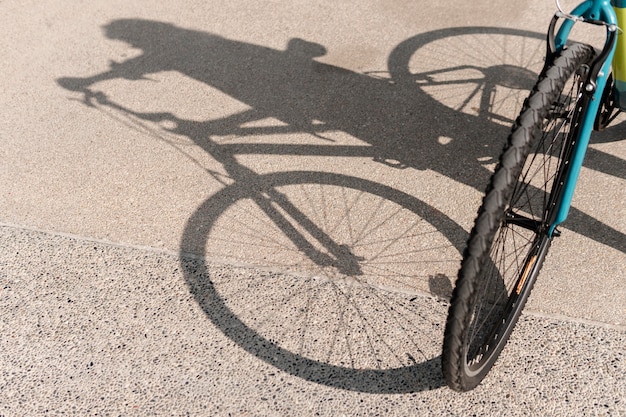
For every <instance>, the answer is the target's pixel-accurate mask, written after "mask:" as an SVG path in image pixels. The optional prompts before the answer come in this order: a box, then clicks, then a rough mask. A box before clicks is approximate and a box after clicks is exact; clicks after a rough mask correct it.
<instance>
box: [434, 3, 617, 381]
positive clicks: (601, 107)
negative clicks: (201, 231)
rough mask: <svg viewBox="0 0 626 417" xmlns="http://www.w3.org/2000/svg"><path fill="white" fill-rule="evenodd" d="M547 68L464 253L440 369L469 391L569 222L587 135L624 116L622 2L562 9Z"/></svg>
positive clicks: (552, 27) (493, 357)
mask: <svg viewBox="0 0 626 417" xmlns="http://www.w3.org/2000/svg"><path fill="white" fill-rule="evenodd" d="M557 8H558V11H557V13H555V15H554V17H553V18H552V20H551V22H550V25H549V30H548V36H547V53H546V59H545V64H544V66H543V69H542V70H541V72H540V74H539V77H538V80H537V83H536V84H535V86H534V88H533V89H532V91H531V93H530V95H529V96H528V98H527V99H526V100H525V101H524V105H523V107H522V110H521V112H520V114H519V116H518V118H517V119H516V121H515V122H514V123H513V127H512V129H511V132H510V134H509V136H508V139H507V142H506V145H505V147H504V149H503V151H502V154H501V155H500V158H499V162H498V164H497V166H496V169H495V171H494V173H493V175H492V177H491V179H490V182H489V185H488V186H487V189H486V192H485V196H484V198H483V202H482V206H481V207H480V208H479V210H478V214H477V217H476V220H475V223H474V226H473V229H472V231H471V233H470V237H469V239H468V243H467V247H466V249H465V250H464V254H463V260H462V263H461V267H460V270H459V273H458V278H457V282H456V286H455V289H454V291H453V294H452V299H451V304H450V308H449V312H448V318H447V322H446V328H445V334H444V343H443V354H442V368H443V374H444V377H445V379H446V382H447V384H448V386H449V387H450V388H452V389H453V390H455V391H461V392H462V391H469V390H472V389H474V388H475V387H476V386H477V385H479V384H480V383H481V381H482V380H483V379H484V378H485V376H486V375H487V374H488V372H489V370H490V369H491V367H492V366H493V364H494V363H495V362H496V360H497V358H498V356H499V355H500V353H501V351H502V349H503V348H504V346H505V345H506V342H507V340H508V338H509V336H510V335H511V333H512V331H513V328H514V326H515V324H516V323H517V321H518V319H519V317H520V313H521V311H522V309H523V308H524V305H525V303H526V300H527V299H528V297H529V295H530V292H531V289H532V287H533V284H534V283H535V281H536V279H537V277H538V275H539V272H540V270H541V267H542V265H543V262H544V259H545V258H546V255H547V253H548V250H549V249H550V245H551V243H552V241H553V239H554V238H555V237H558V236H560V231H559V229H558V227H559V225H561V224H562V223H563V222H564V221H565V220H566V218H567V216H568V212H569V210H570V206H571V201H572V197H573V193H574V189H575V187H576V182H577V179H578V176H579V173H580V170H581V166H582V163H583V158H584V155H585V151H586V148H587V145H588V143H589V138H590V135H591V132H592V130H594V129H595V130H603V129H604V128H605V127H607V126H608V125H609V123H611V121H613V120H614V118H615V116H616V115H617V114H618V113H619V112H620V111H621V110H624V109H626V45H624V43H623V40H622V39H621V37H618V32H622V27H623V25H624V22H625V20H624V19H626V1H624V0H611V1H608V0H586V1H584V2H583V3H581V4H580V5H578V6H577V7H576V8H574V10H573V11H572V12H571V13H565V12H564V11H563V9H562V7H561V5H560V4H559V3H558V0H557ZM575 23H581V24H590V25H595V26H600V27H604V29H605V32H604V33H605V34H604V35H603V37H604V38H605V41H604V45H603V46H602V49H599V50H596V49H594V48H593V47H592V46H590V45H587V44H582V43H576V42H572V41H570V39H569V38H570V34H571V31H572V29H573V27H574V24H575Z"/></svg>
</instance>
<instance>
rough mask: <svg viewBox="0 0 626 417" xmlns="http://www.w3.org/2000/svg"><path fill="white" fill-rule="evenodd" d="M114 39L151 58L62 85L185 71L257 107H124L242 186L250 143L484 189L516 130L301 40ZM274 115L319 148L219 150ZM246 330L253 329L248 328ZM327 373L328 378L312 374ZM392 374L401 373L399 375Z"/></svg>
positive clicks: (155, 30) (226, 320)
mask: <svg viewBox="0 0 626 417" xmlns="http://www.w3.org/2000/svg"><path fill="white" fill-rule="evenodd" d="M105 33H106V36H107V37H109V38H110V39H116V40H121V41H124V42H126V43H128V44H129V45H131V46H132V47H134V48H137V49H140V50H141V55H139V56H137V57H135V58H131V59H129V60H127V61H124V62H122V63H112V64H111V66H110V69H109V70H107V71H105V72H102V73H100V74H96V75H93V76H88V77H84V78H62V79H59V80H58V82H59V84H60V85H61V86H63V87H64V88H66V89H69V90H73V91H82V92H85V93H89V92H90V91H91V90H90V88H91V86H92V85H94V84H96V83H98V82H102V81H106V80H111V79H118V78H119V79H128V80H139V79H142V78H145V77H146V76H147V75H149V74H153V73H157V72H163V71H176V72H179V73H181V74H184V75H185V76H187V77H190V78H193V79H195V80H197V81H199V82H201V83H203V84H205V85H207V86H211V87H213V88H216V89H218V90H220V91H222V92H223V93H225V94H227V95H228V96H230V97H232V98H234V99H236V100H238V101H240V102H242V103H245V104H246V105H247V106H249V107H250V109H249V110H246V111H243V112H240V113H237V114H233V115H229V116H225V117H223V118H221V119H211V120H205V121H193V120H182V119H180V118H175V117H174V116H173V115H171V114H168V113H140V112H137V111H133V110H131V109H124V108H122V107H118V109H120V110H122V111H126V112H127V113H129V114H132V115H134V116H136V117H139V118H141V119H144V120H151V121H160V120H169V121H174V122H175V123H174V125H172V126H171V127H170V130H171V131H172V132H175V133H178V134H182V135H185V136H187V137H189V138H190V139H192V140H193V141H194V142H195V143H197V144H198V145H199V146H200V147H202V148H203V149H204V150H205V151H206V152H208V153H209V154H211V155H212V156H213V157H214V158H216V160H217V161H219V162H220V163H221V164H222V165H223V167H224V168H225V169H226V171H227V173H228V175H229V176H230V177H231V178H232V179H233V180H234V181H235V182H237V183H248V182H250V183H253V182H254V181H255V178H256V173H255V172H254V171H252V170H250V169H249V168H247V167H245V166H243V165H242V164H240V163H239V162H238V161H237V159H236V158H235V156H234V155H235V154H236V153H237V150H236V147H237V146H245V148H246V153H250V149H252V150H254V149H256V152H257V153H259V154H272V153H273V154H278V155H303V156H315V155H319V156H368V157H372V158H374V159H375V160H377V161H380V162H383V163H386V164H388V165H390V166H395V167H398V168H405V167H411V168H415V169H431V170H433V171H436V172H439V173H441V174H442V175H445V176H446V177H448V178H451V179H453V180H455V181H458V182H460V183H463V184H466V185H468V186H471V187H473V188H475V189H478V190H481V191H482V190H483V189H484V188H485V185H486V183H487V181H488V178H489V176H490V174H491V171H490V170H489V169H487V168H486V167H485V166H484V165H483V164H482V163H479V162H478V161H485V160H488V161H494V160H495V158H497V156H498V155H499V153H500V150H501V148H502V145H503V141H504V138H505V137H506V135H507V133H508V130H509V129H508V128H507V127H504V126H502V125H500V124H496V123H493V122H491V121H489V120H487V119H485V118H481V117H478V116H474V115H468V114H464V113H460V112H457V111H455V110H453V109H451V108H448V107H445V106H443V105H442V104H440V103H438V102H437V101H436V100H434V99H433V98H432V97H430V96H428V95H426V94H423V93H420V91H419V90H418V89H416V88H410V87H407V85H406V84H395V83H393V82H390V80H384V79H377V78H374V77H370V76H366V75H363V74H359V73H355V72H353V71H349V70H346V69H343V68H339V67H336V66H333V65H328V64H323V63H320V62H318V61H316V60H315V59H316V58H318V57H321V56H323V55H324V54H325V53H326V49H325V48H324V47H323V46H322V45H319V44H315V43H311V42H308V41H306V40H302V39H291V40H290V41H289V42H288V43H287V45H286V48H285V50H277V49H272V48H267V47H263V46H259V45H254V44H250V43H246V42H240V41H235V40H231V39H227V38H224V37H221V36H218V35H215V34H210V33H206V32H200V31H194V30H187V29H183V28H178V27H176V26H174V25H171V24H168V23H161V22H153V21H147V20H137V19H125V20H118V21H114V22H112V23H110V24H109V25H107V26H106V27H105ZM401 47H402V46H400V48H401ZM409 52H411V51H409ZM206 105H207V106H210V105H211V103H206ZM268 117H272V118H275V119H278V120H280V121H281V122H283V123H284V124H286V125H287V127H288V129H289V130H286V131H287V132H297V133H301V132H302V133H310V134H312V135H314V136H315V137H316V138H318V139H319V142H318V144H311V143H310V141H307V143H301V142H298V140H297V139H294V140H293V141H292V142H291V143H289V144H284V145H268V144H256V145H255V144H252V145H250V144H245V145H224V144H220V145H218V144H216V143H214V142H213V141H212V140H211V137H212V136H225V135H231V134H245V135H248V136H254V135H255V134H261V133H268V132H271V129H275V130H274V131H275V132H277V133H278V132H280V129H283V128H282V127H274V128H270V130H268V128H267V127H256V128H254V127H253V128H248V127H246V128H244V127H242V126H243V125H244V124H246V123H248V122H252V121H256V120H262V119H265V118H268ZM335 130H337V131H342V132H346V133H348V134H350V135H352V136H354V137H356V138H358V139H360V140H362V141H364V142H366V143H368V144H370V145H371V146H369V147H368V146H343V147H342V146H335V145H333V144H332V143H331V144H329V142H330V141H331V140H330V139H328V138H327V137H326V136H325V133H326V132H329V131H335ZM442 136H443V137H448V138H451V141H450V142H449V143H448V142H446V143H445V144H444V143H441V142H440V141H439V138H440V137H442ZM229 146H230V147H229ZM255 146H256V148H255ZM391 161H394V162H391ZM573 215H574V216H573V217H574V218H575V219H576V220H577V221H576V222H572V223H571V224H568V226H569V227H571V228H573V229H574V230H576V231H579V232H582V233H583V234H584V235H586V236H587V237H590V238H592V239H595V240H597V241H600V242H606V241H607V238H608V241H610V242H611V245H612V246H613V247H614V248H616V249H618V250H621V251H623V252H626V239H624V235H623V234H622V233H620V232H619V231H616V230H614V229H612V228H610V227H608V226H607V225H604V224H603V223H600V222H599V221H597V220H595V219H593V218H592V217H590V216H588V215H586V214H584V213H582V212H580V211H578V210H575V209H574V210H573ZM585 224H593V225H594V227H593V228H590V227H585V226H581V225H585ZM193 239H194V238H193V237H192V236H184V237H183V240H193ZM195 243H196V242H193V241H187V242H183V245H184V246H185V247H193V246H194V244H195ZM204 290H205V292H206V293H207V294H209V295H205V297H217V298H215V300H213V301H214V302H212V303H205V307H206V309H205V311H207V314H209V313H211V312H212V313H211V314H213V315H218V314H217V313H220V312H221V313H224V314H225V316H224V317H223V322H221V324H222V325H223V327H224V328H225V329H226V328H227V327H228V326H230V325H233V323H234V325H236V326H240V325H241V322H240V321H238V320H237V318H236V317H234V316H229V314H232V313H230V312H228V311H226V310H223V311H222V310H219V309H218V310H219V311H217V310H216V311H213V310H211V309H212V308H215V307H214V306H215V305H216V303H218V302H219V300H218V298H219V297H218V294H217V293H215V291H210V289H209V290H207V287H206V286H205V287H204ZM212 306H213V307H212ZM211 314H209V315H211ZM241 332H243V333H246V332H247V330H246V329H245V328H242V329H241ZM257 341H258V342H259V343H260V344H261V345H262V344H263V343H265V342H264V341H263V339H262V338H258V340H257ZM255 352H256V353H255V354H257V355H258V356H260V357H262V356H264V355H268V357H269V356H272V355H273V354H278V353H280V354H283V353H284V352H283V351H281V350H272V349H271V347H270V348H268V349H266V351H263V350H262V349H261V350H258V351H257V350H255ZM296 359H298V358H296ZM294 360H295V359H294ZM434 362H436V361H435V360H431V361H427V362H424V363H423V364H420V366H419V367H418V369H417V370H418V371H422V370H424V369H430V368H432V366H433V363H434ZM290 363H291V362H290ZM302 363H303V365H302V366H301V367H300V368H301V369H304V368H306V367H308V366H309V365H311V362H307V361H304V362H302ZM318 365H320V366H322V368H323V369H324V370H325V371H331V372H330V374H329V375H328V376H327V377H326V376H325V377H323V378H322V381H323V382H324V383H326V384H333V383H336V382H333V381H334V375H332V373H333V372H335V371H336V369H334V368H329V367H324V366H323V364H318ZM290 366H291V365H290ZM298 372H300V371H298ZM342 372H344V373H345V372H346V370H345V369H343V370H342ZM397 372H399V373H403V372H404V371H397ZM300 373H301V372H300ZM411 373H412V372H409V374H411ZM420 373H421V372H420ZM373 374H375V375H374V376H372V377H371V378H370V379H368V380H364V379H362V377H363V375H364V374H362V373H360V372H356V371H355V372H352V373H350V375H347V374H344V376H345V377H346V379H345V380H344V381H343V382H342V384H344V385H343V386H342V387H344V388H348V389H356V390H361V391H367V390H372V388H371V387H370V386H368V385H367V384H368V381H370V382H371V381H372V380H374V379H375V377H376V378H377V377H379V376H380V373H376V372H373ZM409 374H407V378H406V379H403V384H408V382H407V381H408V380H410V378H408V377H411V378H412V377H413V375H409ZM319 375H321V374H320V373H319V372H318V373H316V374H314V375H312V376H311V378H312V379H314V378H317V377H319ZM387 375H395V376H396V377H399V376H400V375H399V374H394V373H393V372H391V373H388V374H387ZM403 375H404V374H403ZM346 381H348V382H346ZM442 383H443V382H442V380H441V379H438V380H436V381H432V380H430V381H426V382H424V383H423V384H422V385H419V386H416V385H413V386H410V385H402V384H400V385H398V384H394V385H393V386H391V388H389V387H387V390H388V391H387V392H401V391H403V390H407V389H410V390H420V389H428V388H429V387H432V386H438V385H440V384H442ZM376 389H380V387H379V388H376ZM404 392H406V391H404Z"/></svg>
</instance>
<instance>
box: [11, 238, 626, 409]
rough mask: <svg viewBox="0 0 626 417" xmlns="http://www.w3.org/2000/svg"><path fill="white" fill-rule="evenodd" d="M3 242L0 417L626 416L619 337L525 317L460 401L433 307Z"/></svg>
mask: <svg viewBox="0 0 626 417" xmlns="http://www.w3.org/2000/svg"><path fill="white" fill-rule="evenodd" d="M0 239H1V241H2V242H4V244H3V250H2V252H0V254H1V255H0V274H1V276H2V285H3V286H2V292H1V293H0V311H1V312H2V313H1V315H0V335H1V336H0V340H1V342H0V343H1V349H0V361H1V363H2V364H3V365H2V368H1V369H2V370H1V372H0V386H1V387H2V389H1V390H0V415H6V416H12V415H45V414H46V413H48V414H50V415H63V414H66V415H136V416H145V415H187V413H189V415H255V416H256V415H276V416H278V415H333V416H336V415H368V416H369V415H372V416H373V415H398V416H406V415H429V414H432V415H459V416H462V415H463V416H464V415H512V416H515V415H563V416H565V415H574V414H576V415H623V414H624V413H625V412H626V401H625V400H624V399H625V398H626V384H625V383H624V379H623V375H624V374H625V373H626V358H625V357H624V346H625V343H626V331H624V330H623V329H621V330H620V329H616V328H611V327H606V326H601V325H599V324H589V323H577V322H573V321H564V320H558V319H555V318H549V317H539V316H537V315H533V314H530V315H528V314H527V315H524V316H523V317H522V319H521V321H520V323H519V325H518V326H517V328H516V331H515V333H514V334H513V337H512V338H511V341H510V343H509V345H508V346H507V348H506V350H505V351H504V353H503V355H502V356H501V358H500V360H499V362H498V363H497V365H496V366H495V368H494V369H493V371H492V372H491V374H490V376H489V378H487V380H486V381H485V383H484V384H483V385H481V386H480V387H479V388H478V389H477V390H475V391H473V392H471V393H468V394H463V395H459V394H456V393H453V392H452V391H450V390H448V389H447V388H445V387H443V381H442V377H441V374H440V368H439V359H440V358H439V352H440V343H441V333H442V328H441V326H442V325H443V322H444V320H445V311H446V305H445V302H442V301H438V300H437V299H435V298H433V297H427V296H423V295H418V296H415V295H407V294H400V293H391V292H386V291H382V290H379V289H372V288H369V287H366V286H355V285H347V284H341V283H328V281H326V282H324V281H321V280H319V279H317V278H311V277H306V276H294V275H288V274H280V273H275V272H268V271H260V270H257V269H253V268H248V267H241V266H239V267H237V266H228V265H219V264H206V263H205V262H203V260H202V259H200V258H197V257H183V258H182V259H181V258H179V257H178V256H176V255H175V254H173V253H169V252H165V251H157V250H153V249H149V248H139V247H129V246H120V245H113V244H107V243H103V242H99V241H93V240H87V239H81V238H77V237H71V236H62V235H58V234H50V233H43V232H38V231H33V230H25V229H20V228H16V227H11V226H3V227H0ZM198 274H199V275H198ZM189 277H192V279H194V280H196V281H195V282H192V283H191V288H192V291H191V292H190V286H189V285H190V283H189ZM242 282H246V283H248V285H246V286H245V287H244V286H242V284H241V283H242ZM266 287H267V288H266ZM326 287H332V288H326ZM294 288H295V289H297V291H294ZM270 294H272V295H270ZM278 299H280V300H282V301H281V302H277V300H278ZM305 313H306V314H305ZM620 413H621V414H620Z"/></svg>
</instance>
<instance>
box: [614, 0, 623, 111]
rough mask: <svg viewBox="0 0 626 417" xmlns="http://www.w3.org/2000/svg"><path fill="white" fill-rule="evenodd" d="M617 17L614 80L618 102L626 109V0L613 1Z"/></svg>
mask: <svg viewBox="0 0 626 417" xmlns="http://www.w3.org/2000/svg"><path fill="white" fill-rule="evenodd" d="M612 4H613V10H615V16H616V17H617V26H618V28H619V29H618V34H617V45H616V47H615V55H614V56H613V62H612V64H613V80H614V81H613V82H614V83H615V94H616V104H617V106H618V107H619V108H620V109H621V110H625V109H626V33H624V28H626V26H625V25H626V0H614V1H613V2H612Z"/></svg>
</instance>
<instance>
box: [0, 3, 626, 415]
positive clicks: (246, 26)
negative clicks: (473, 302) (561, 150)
mask: <svg viewBox="0 0 626 417" xmlns="http://www.w3.org/2000/svg"><path fill="white" fill-rule="evenodd" d="M574 2H575V0H562V3H564V7H566V8H569V7H570V6H571V5H573V4H574ZM569 3H571V4H569ZM553 11H554V6H553V4H551V2H546V1H544V0H521V1H517V2H515V10H514V11H512V10H511V2H510V1H508V0H475V1H471V2H458V1H452V0H440V1H437V2H430V3H429V4H428V5H426V3H425V2H416V1H408V0H358V1H357V0H345V1H344V0H342V1H329V0H292V1H283V2H280V1H275V0H273V1H266V2H253V1H250V0H229V1H228V2H218V1H211V0H172V1H162V2H155V1H149V0H133V1H128V0H107V1H106V2H90V1H84V0H37V1H34V0H0V39H2V42H3V43H2V48H0V50H1V51H2V54H3V55H2V57H1V59H0V91H1V92H2V94H0V417H9V416H11V417H12V416H38V415H54V416H58V415H70V416H87V415H94V416H95V415H98V416H105V415H106V416H120V415H121V416H147V415H159V416H172V415H181V416H182V415H193V416H294V415H297V416H302V417H305V416H316V415H319V416H324V417H330V416H332V417H336V416H342V415H344V416H361V415H363V416H366V415H381V416H383V415H384V416H396V415H397V416H426V415H432V416H445V415H456V416H472V415H476V416H482V415H493V416H503V415H504V416H544V415H545V416H567V417H569V416H584V415H588V416H595V415H611V416H623V417H626V405H625V402H626V400H625V398H626V392H625V390H626V383H625V382H624V378H623V375H624V374H625V371H626V369H625V364H624V357H623V355H624V351H625V350H626V349H625V347H626V343H625V340H624V338H625V334H626V309H625V306H626V290H625V289H624V288H625V287H624V277H625V274H624V271H626V162H625V161H626V141H624V140H623V139H624V138H625V137H626V134H625V130H624V126H626V125H625V124H624V123H623V121H624V117H623V115H622V116H620V117H619V118H618V119H617V120H616V122H615V123H614V125H613V126H611V127H609V128H608V129H606V130H605V131H604V132H602V133H601V134H594V135H593V136H592V141H591V145H590V148H589V150H588V155H587V157H586V160H585V164H584V167H583V170H582V171H583V172H582V176H581V179H580V181H579V184H578V188H577V190H576V195H575V199H574V202H573V210H572V212H571V215H570V218H569V219H568V221H567V223H566V224H565V225H564V226H563V228H562V232H563V234H562V237H561V238H560V239H558V240H556V241H555V242H554V244H553V245H552V248H551V250H550V254H549V256H548V258H547V260H546V262H545V264H544V268H543V270H542V273H541V276H540V278H539V280H538V281H537V284H536V285H535V288H534V289H533V293H532V295H531V297H530V299H529V301H528V304H527V307H526V309H525V312H524V315H523V316H522V318H521V321H520V323H519V325H518V326H517V327H516V329H515V331H514V333H513V335H512V338H511V340H510V343H509V344H508V346H507V347H506V349H505V350H504V352H503V354H502V356H501V358H500V360H499V361H498V362H497V363H496V365H495V367H494V369H493V370H492V372H491V373H490V374H489V376H488V378H487V379H486V380H485V381H484V383H483V384H482V385H481V386H480V387H478V388H477V389H476V390H475V391H473V392H471V393H467V394H464V395H461V394H457V393H453V392H452V391H450V390H449V389H448V388H446V387H445V386H444V381H443V379H442V377H441V371H440V354H441V338H442V331H443V330H442V327H443V323H444V321H445V315H446V310H447V301H446V300H447V299H448V297H449V296H450V294H451V291H452V287H453V282H454V279H455V276H456V273H457V270H458V266H459V261H460V257H461V255H460V254H461V252H462V251H463V247H464V244H465V241H466V239H467V235H468V230H470V228H471V225H472V222H473V220H474V216H475V213H476V210H477V208H478V205H479V204H480V200H481V197H482V191H483V190H484V187H485V185H486V183H487V180H488V178H489V175H490V174H491V172H492V170H493V168H494V166H495V161H496V158H497V156H498V155H499V152H500V150H501V148H502V145H503V141H504V139H505V137H506V135H507V133H508V131H509V125H510V123H511V122H512V120H513V118H514V117H515V115H516V113H517V109H518V108H519V106H520V102H521V100H522V99H523V98H524V97H525V96H526V94H527V90H528V89H529V88H531V87H532V85H533V83H534V80H535V78H536V73H537V71H538V70H539V69H541V67H542V65H543V56H544V52H545V35H544V33H545V30H546V26H547V24H548V22H549V19H550V17H551V15H552V13H553ZM584 35H585V33H584V31H581V32H579V34H578V35H577V36H584Z"/></svg>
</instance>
